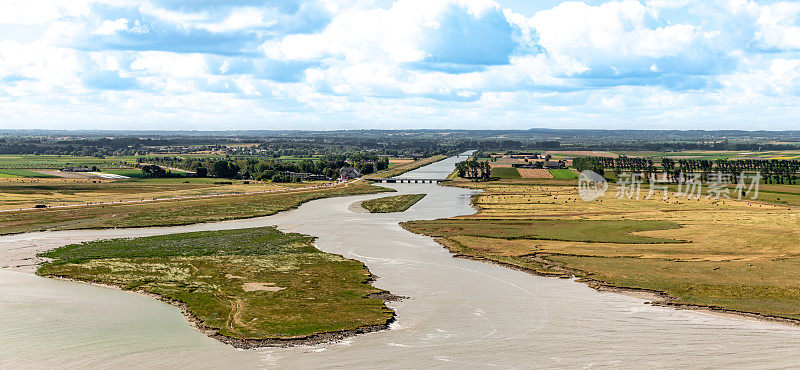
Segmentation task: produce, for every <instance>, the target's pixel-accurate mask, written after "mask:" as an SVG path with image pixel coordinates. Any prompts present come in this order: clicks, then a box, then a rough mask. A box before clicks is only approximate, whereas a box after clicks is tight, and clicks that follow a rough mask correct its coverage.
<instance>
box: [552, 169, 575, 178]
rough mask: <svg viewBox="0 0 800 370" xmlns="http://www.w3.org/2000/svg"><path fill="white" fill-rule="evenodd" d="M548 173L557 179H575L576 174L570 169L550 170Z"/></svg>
mask: <svg viewBox="0 0 800 370" xmlns="http://www.w3.org/2000/svg"><path fill="white" fill-rule="evenodd" d="M550 174H551V175H553V177H555V178H557V179H577V178H578V174H577V173H576V172H575V171H573V170H570V169H566V168H563V169H557V170H550Z"/></svg>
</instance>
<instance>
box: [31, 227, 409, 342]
mask: <svg viewBox="0 0 800 370" xmlns="http://www.w3.org/2000/svg"><path fill="white" fill-rule="evenodd" d="M313 240H314V238H312V237H309V236H305V235H300V234H294V233H292V234H284V233H282V232H280V231H277V230H276V229H275V228H273V227H262V228H252V229H239V230H225V231H204V232H193V233H184V234H173V235H165V236H152V237H142V238H135V239H113V240H103V241H95V242H89V243H83V244H75V245H68V246H64V247H61V248H58V249H56V250H53V251H50V252H45V253H42V256H43V257H47V258H51V259H53V261H52V262H49V263H46V264H44V265H42V266H41V267H40V269H39V270H38V272H37V273H38V274H39V275H42V276H55V277H66V278H70V279H75V280H81V281H87V282H93V283H101V284H109V285H115V286H119V287H121V288H123V289H128V290H137V291H144V292H148V293H153V294H157V295H159V296H161V297H164V298H166V299H167V300H174V301H178V302H182V303H184V304H185V305H186V308H187V310H188V312H189V313H190V314H191V315H193V316H195V317H197V318H198V319H200V320H201V321H202V322H203V325H204V326H206V327H209V328H212V329H214V330H217V331H218V332H219V334H222V335H224V336H226V337H231V338H237V339H251V340H258V339H287V338H298V337H306V336H309V335H313V334H317V333H325V332H336V331H343V330H353V329H357V328H370V327H374V328H382V327H385V326H386V324H387V323H388V322H389V321H390V320H392V318H393V316H394V314H393V312H392V311H391V310H390V309H388V308H387V307H386V306H385V305H384V303H383V302H382V301H381V300H380V299H377V298H371V296H370V294H373V293H380V292H381V290H379V289H376V288H374V287H373V286H372V285H370V284H369V281H370V278H371V275H370V274H369V271H368V270H367V269H366V267H365V266H364V265H363V264H362V263H360V262H358V261H355V260H350V259H346V258H344V257H342V256H339V255H335V254H328V253H323V252H321V251H320V250H318V249H316V248H315V247H314V245H313Z"/></svg>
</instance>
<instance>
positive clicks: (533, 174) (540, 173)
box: [517, 168, 553, 179]
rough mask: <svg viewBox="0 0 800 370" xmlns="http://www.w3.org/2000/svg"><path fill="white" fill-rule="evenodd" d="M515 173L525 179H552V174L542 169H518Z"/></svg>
mask: <svg viewBox="0 0 800 370" xmlns="http://www.w3.org/2000/svg"><path fill="white" fill-rule="evenodd" d="M517 171H518V172H519V175H520V176H521V177H522V178H525V179H552V178H553V174H551V173H550V170H546V169H544V168H518V169H517Z"/></svg>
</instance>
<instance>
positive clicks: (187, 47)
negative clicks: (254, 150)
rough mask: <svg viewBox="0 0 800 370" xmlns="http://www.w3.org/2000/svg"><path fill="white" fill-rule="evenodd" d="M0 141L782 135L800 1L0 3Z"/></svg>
mask: <svg viewBox="0 0 800 370" xmlns="http://www.w3.org/2000/svg"><path fill="white" fill-rule="evenodd" d="M0 112H2V115H0V128H54V129H56V128H57V129H65V128H66V129H70V128H75V129H100V128H102V129H158V130H163V129H176V130H177V129H289V128H291V129H342V128H475V129H486V128H498V129H499V128H530V127H554V128H631V129H639V128H651V129H663V128H670V129H720V128H731V129H745V130H756V129H800V1H766V0H764V1H753V0H707V1H692V0H641V1H639V0H623V1H599V0H592V1H583V2H579V1H576V2H562V1H556V0H544V1H525V0H499V1H497V2H496V1H492V0H397V1H392V0H380V1H366V0H306V1H299V0H270V1H263V0H261V1H257V0H231V1H225V2H221V1H213V0H148V1H132V0H70V1H60V0H6V1H2V2H0Z"/></svg>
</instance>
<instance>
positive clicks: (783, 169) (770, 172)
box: [573, 156, 800, 184]
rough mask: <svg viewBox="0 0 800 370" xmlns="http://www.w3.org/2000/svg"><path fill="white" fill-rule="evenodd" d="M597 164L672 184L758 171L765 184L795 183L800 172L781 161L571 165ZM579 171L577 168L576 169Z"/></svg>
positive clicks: (797, 165) (604, 160) (624, 160)
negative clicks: (694, 176) (695, 177)
mask: <svg viewBox="0 0 800 370" xmlns="http://www.w3.org/2000/svg"><path fill="white" fill-rule="evenodd" d="M592 161H596V162H597V163H599V164H600V166H602V167H604V168H612V169H613V170H614V172H616V173H620V172H624V171H630V172H641V173H644V174H645V176H649V175H650V174H654V173H664V174H666V176H667V178H668V179H670V180H672V181H678V179H679V178H680V177H681V176H682V175H683V174H688V173H693V174H700V177H701V180H703V181H707V179H708V174H709V173H712V172H721V173H725V174H729V175H730V176H731V177H732V178H737V177H738V176H740V175H741V174H743V173H752V172H760V173H761V176H762V178H763V179H764V182H765V183H768V184H773V183H774V184H795V183H796V182H797V181H798V173H800V161H797V160H784V159H733V160H727V159H716V160H709V159H678V160H677V161H676V160H674V159H671V158H662V159H661V168H656V166H655V165H654V163H653V161H652V160H651V159H648V158H631V157H625V156H620V157H619V158H611V157H600V158H575V159H574V160H573V164H574V165H575V167H576V169H577V168H578V165H579V163H581V166H584V164H583V163H587V162H592ZM579 170H580V169H579ZM595 172H596V171H595Z"/></svg>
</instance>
